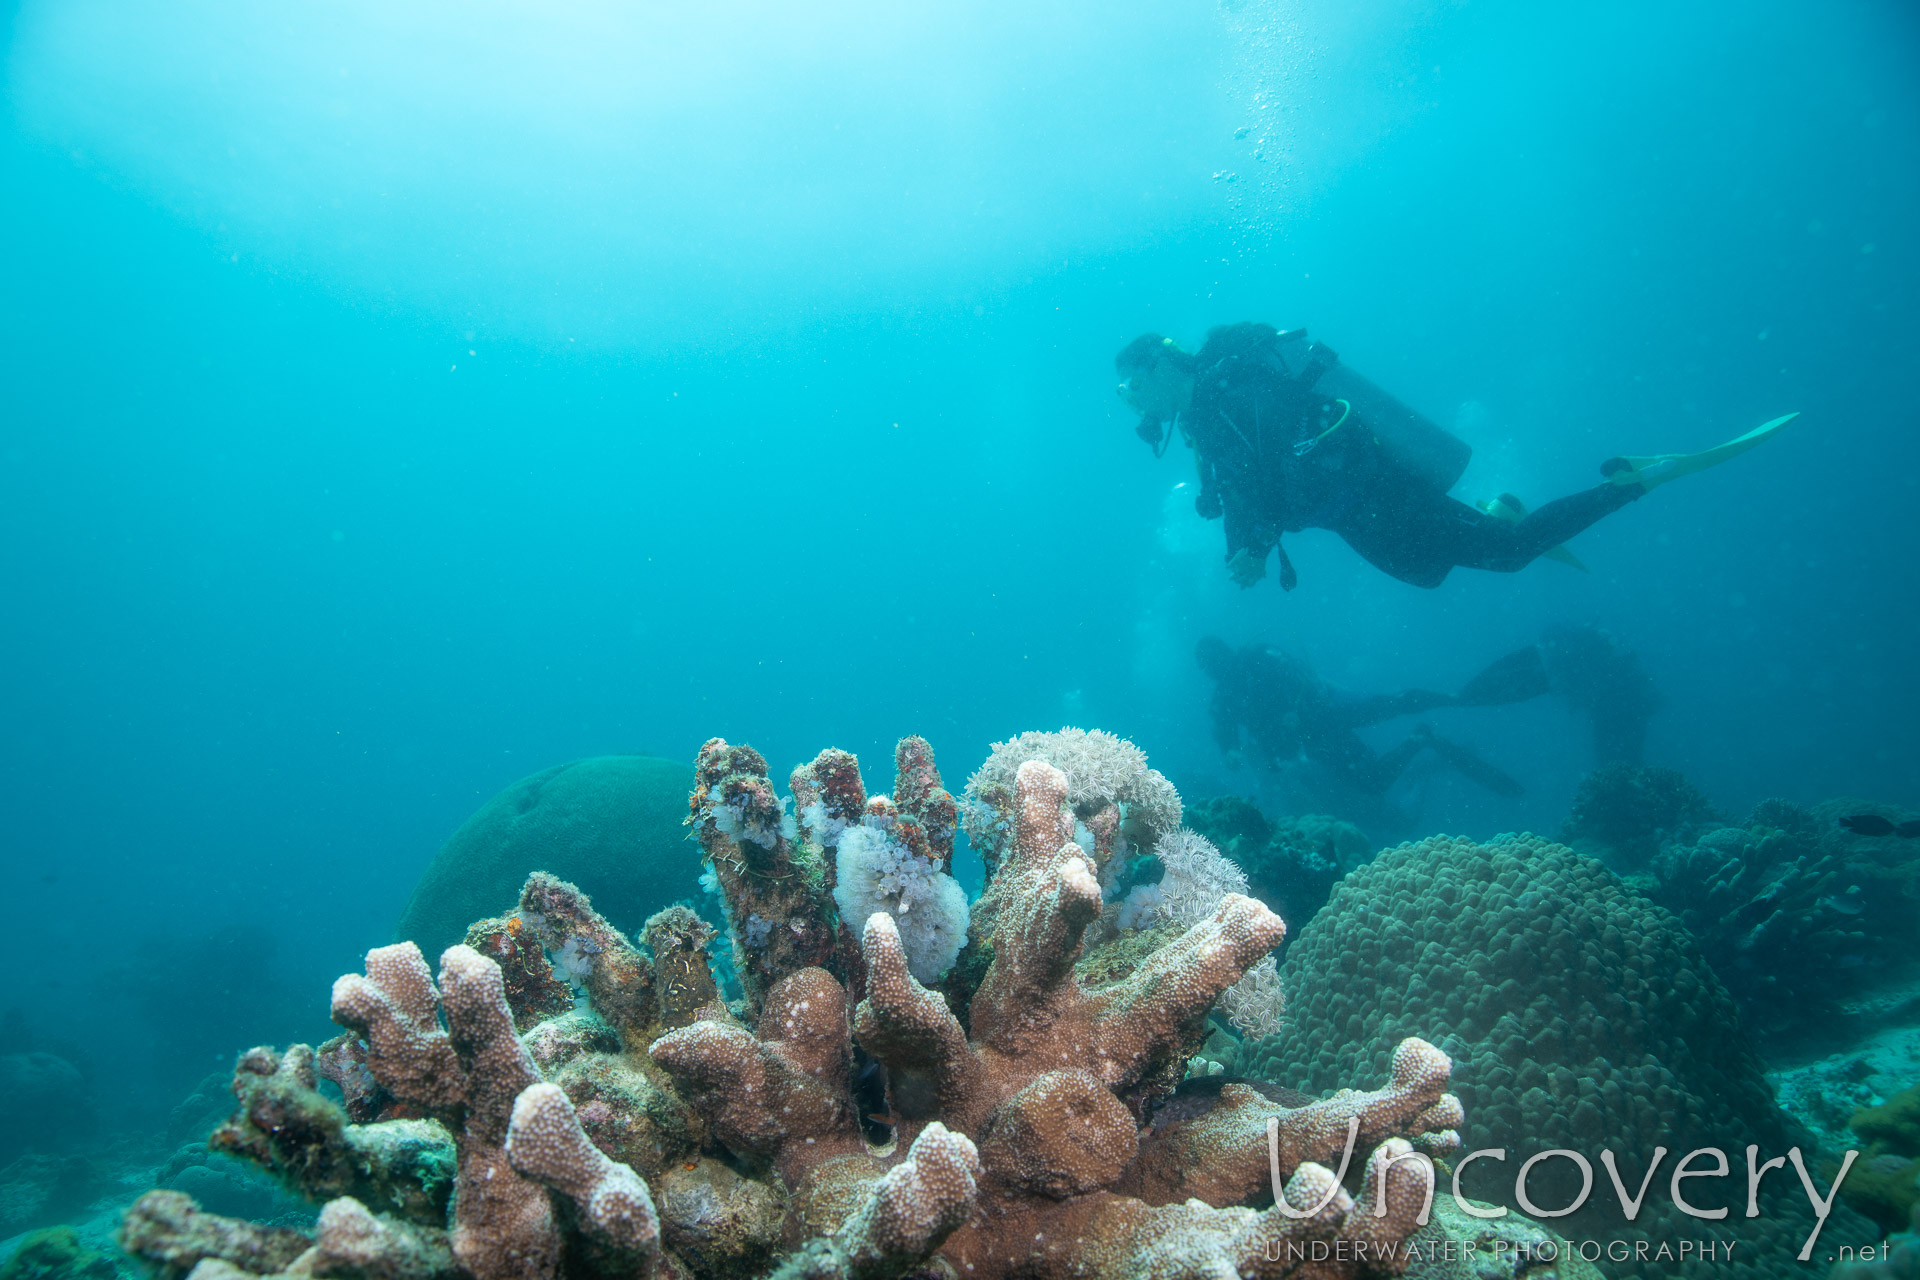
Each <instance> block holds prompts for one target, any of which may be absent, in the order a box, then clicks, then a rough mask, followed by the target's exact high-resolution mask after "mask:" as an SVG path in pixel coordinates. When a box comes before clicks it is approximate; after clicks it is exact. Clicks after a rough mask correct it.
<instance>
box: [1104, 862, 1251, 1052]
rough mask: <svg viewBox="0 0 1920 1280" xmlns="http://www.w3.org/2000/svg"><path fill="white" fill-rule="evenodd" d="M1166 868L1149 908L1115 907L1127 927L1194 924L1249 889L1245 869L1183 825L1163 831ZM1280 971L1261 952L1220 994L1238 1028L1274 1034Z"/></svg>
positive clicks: (1249, 1031) (1164, 864) (1221, 1002)
mask: <svg viewBox="0 0 1920 1280" xmlns="http://www.w3.org/2000/svg"><path fill="white" fill-rule="evenodd" d="M1154 856H1155V857H1156V858H1158V859H1159V860H1160V864H1161V866H1162V868H1163V869H1164V874H1163V875H1162V876H1161V878H1160V883H1159V884H1158V885H1156V886H1153V891H1152V894H1151V897H1150V899H1146V901H1149V902H1150V904H1151V905H1149V906H1147V907H1146V908H1145V909H1136V910H1133V911H1131V912H1130V911H1128V909H1127V907H1128V906H1129V905H1136V906H1137V904H1122V906H1121V908H1120V909H1119V910H1118V911H1116V912H1115V913H1114V915H1115V917H1116V920H1121V921H1126V917H1128V916H1129V915H1131V916H1132V917H1133V919H1132V920H1130V921H1126V927H1151V926H1152V925H1154V924H1155V923H1158V922H1160V921H1162V920H1167V921H1171V922H1173V923H1174V924H1178V925H1183V926H1190V925H1194V924H1198V923H1199V922H1200V921H1202V920H1204V919H1206V918H1207V917H1208V916H1209V915H1211V914H1213V912H1214V911H1215V910H1216V909H1217V908H1218V906H1219V905H1220V903H1221V902H1222V901H1224V900H1225V899H1226V897H1227V895H1229V894H1242V895H1244V894H1245V893H1246V892H1247V875H1246V872H1244V871H1242V870H1241V869H1240V868H1239V866H1237V865H1236V864H1235V863H1234V862H1233V861H1232V860H1231V859H1228V858H1226V857H1223V856H1222V855H1221V853H1220V851H1219V850H1218V849H1216V848H1214V847H1213V843H1212V842H1211V841H1209V840H1207V839H1205V838H1203V837H1201V836H1197V835H1195V834H1194V833H1193V832H1191V831H1187V830H1185V829H1182V830H1179V831H1175V832H1173V833H1172V834H1171V835H1168V836H1165V837H1163V838H1162V839H1161V841H1160V843H1159V844H1157V845H1155V846H1154ZM1281 1004H1282V1001H1281V997H1280V974H1279V970H1278V968H1277V967H1276V966H1275V964H1274V961H1273V957H1272V956H1266V957H1263V958H1262V959H1261V960H1260V961H1259V962H1258V963H1257V964H1255V965H1254V966H1253V967H1252V968H1251V969H1249V970H1247V973H1246V976H1244V977H1242V978H1241V979H1240V981H1238V982H1236V983H1234V984H1233V986H1231V987H1229V988H1227V990H1226V991H1225V992H1223V993H1222V994H1221V997H1220V1008H1221V1012H1223V1013H1225V1014H1226V1015H1227V1020H1228V1021H1229V1022H1231V1023H1232V1024H1233V1026H1234V1027H1235V1029H1237V1030H1239V1031H1241V1032H1243V1033H1245V1034H1247V1035H1251V1036H1270V1035H1272V1034H1274V1033H1275V1032H1276V1031H1278V1030H1279V1029H1280V1010H1281Z"/></svg>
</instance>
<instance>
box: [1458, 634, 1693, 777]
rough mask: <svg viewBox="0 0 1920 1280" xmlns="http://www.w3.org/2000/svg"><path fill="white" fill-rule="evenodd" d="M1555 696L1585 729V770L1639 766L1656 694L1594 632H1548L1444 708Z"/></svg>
mask: <svg viewBox="0 0 1920 1280" xmlns="http://www.w3.org/2000/svg"><path fill="white" fill-rule="evenodd" d="M1549 693H1552V694H1558V695H1559V696H1560V698H1561V699H1562V700H1564V701H1565V702H1566V703H1567V705H1569V706H1570V707H1572V708H1573V709H1574V710H1575V711H1577V712H1579V713H1580V714H1581V715H1584V716H1585V717H1586V718H1587V721H1588V723H1589V724H1591V725H1592V726H1593V765H1594V768H1596V769H1598V768H1600V767H1602V766H1604V765H1609V764H1632V765H1637V764H1643V763H1645V758H1646V746H1647V721H1648V720H1650V719H1652V717H1653V713H1654V712H1655V711H1657V710H1659V709H1660V694H1659V691H1658V690H1656V689H1655V688H1654V687H1653V681H1652V680H1651V679H1649V678H1648V676H1647V673H1646V672H1645V671H1644V670H1642V669H1641V666H1640V659H1639V658H1638V657H1637V656H1636V655H1635V654H1634V652H1633V650H1631V649H1629V648H1627V647H1626V646H1625V645H1623V644H1621V643H1620V642H1619V641H1618V640H1615V639H1614V638H1613V637H1612V636H1610V635H1608V634H1607V633H1606V632H1604V631H1602V630H1600V628H1598V627H1591V626H1583V627H1549V628H1548V629H1547V632H1546V634H1545V635H1543V636H1541V637H1540V642H1539V643H1538V644H1530V645H1528V646H1527V647H1526V648H1524V649H1517V650H1515V651H1514V652H1512V653H1510V654H1508V655H1506V656H1505V657H1504V658H1500V659H1497V660H1496V661H1494V662H1492V663H1490V664H1489V665H1488V666H1487V668H1486V669H1485V670H1484V671H1482V672H1481V673H1480V674H1479V675H1477V676H1475V677H1474V678H1473V679H1471V680H1469V681H1467V683H1466V686H1465V687H1464V688H1462V689H1461V690H1460V693H1459V696H1458V697H1456V698H1454V699H1453V702H1452V705H1454V706H1459V707H1503V706H1511V705H1512V704H1514V703H1516V702H1528V701H1531V700H1532V699H1534V698H1538V697H1541V696H1543V695H1545V694H1549Z"/></svg>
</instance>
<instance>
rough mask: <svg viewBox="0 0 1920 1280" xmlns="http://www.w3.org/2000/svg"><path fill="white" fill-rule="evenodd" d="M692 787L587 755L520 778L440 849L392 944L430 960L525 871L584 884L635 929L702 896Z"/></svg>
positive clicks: (658, 772)
mask: <svg viewBox="0 0 1920 1280" xmlns="http://www.w3.org/2000/svg"><path fill="white" fill-rule="evenodd" d="M692 785H693V771H692V770H691V769H689V768H687V766H686V765H684V764H682V763H680V762H679V761H677V760H662V759H659V758H658V757H655V756H594V757H591V758H589V759H586V760H575V761H573V762H572V763H571V764H563V765H556V766H554V767H553V768H551V769H543V770H541V771H540V772H539V773H536V774H533V775H531V776H529V777H525V778H522V779H520V781H518V782H516V783H514V784H513V785H512V786H510V787H508V788H507V789H506V790H504V791H502V792H501V793H500V794H499V795H496V796H494V797H493V798H492V799H491V800H489V801H487V803H486V804H484V805H482V806H481V808H480V810H479V812H477V813H475V814H474V815H473V816H472V817H471V818H468V819H467V820H466V822H465V823H463V824H461V827H460V829H459V830H458V831H456V832H454V833H453V835H452V836H450V837H449V838H448V840H447V842H446V844H445V845H443V846H441V849H440V852H439V853H438V854H436V855H435V856H434V859H433V861H432V863H430V864H429V865H428V867H427V869H426V871H425V873H423V874H422V875H421V877H420V883H419V884H418V885H416V886H415V887H414V891H413V897H412V899H411V900H410V901H409V902H408V903H407V907H406V910H405V911H403V912H402V913H401V916H400V922H399V924H398V925H397V926H396V927H395V930H394V936H395V937H396V938H399V939H408V940H411V941H413V942H416V943H418V944H419V945H420V947H421V949H422V950H423V951H424V952H426V954H428V955H439V954H440V953H441V952H442V951H444V950H446V949H447V948H448V947H450V946H452V945H453V944H454V943H456V942H458V941H460V939H461V936H462V935H463V934H465V933H466V930H467V925H468V924H469V923H471V922H472V921H474V920H478V919H479V918H480V917H482V916H485V915H490V914H492V913H493V912H495V911H498V910H499V909H500V907H501V905H502V904H504V903H509V902H511V901H513V895H514V894H515V893H517V892H518V891H519V888H520V882H521V881H523V880H525V879H526V878H527V874H528V873H529V872H532V871H546V872H550V873H552V874H553V875H557V876H559V877H561V878H562V879H564V880H567V881H570V882H572V883H574V884H578V885H580V886H582V887H583V888H585V889H586V891H587V892H588V893H591V894H592V895H593V898H594V901H595V902H597V903H599V904H600V909H601V911H602V912H603V913H605V915H606V916H607V918H608V919H610V920H612V921H613V922H614V923H616V924H618V925H619V926H620V927H621V928H623V929H628V930H632V929H637V928H639V927H640V922H641V921H643V920H645V919H646V918H647V917H648V916H650V915H652V914H653V913H654V912H655V911H658V910H659V909H660V908H661V907H664V906H666V905H667V904H668V903H670V902H673V901H674V900H676V899H678V898H683V897H688V896H691V895H695V894H697V893H698V892H699V886H698V884H697V871H696V866H695V864H694V863H693V862H692V861H691V860H690V859H689V858H688V857H687V846H686V831H685V829H684V827H683V826H682V825H681V822H682V819H684V818H685V817H686V814H687V807H686V806H687V791H688V790H689V789H690V788H691V787H692Z"/></svg>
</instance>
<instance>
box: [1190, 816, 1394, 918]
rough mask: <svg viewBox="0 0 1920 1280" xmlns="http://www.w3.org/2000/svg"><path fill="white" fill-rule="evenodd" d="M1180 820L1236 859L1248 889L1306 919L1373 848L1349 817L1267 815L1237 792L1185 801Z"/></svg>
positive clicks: (1285, 911)
mask: <svg viewBox="0 0 1920 1280" xmlns="http://www.w3.org/2000/svg"><path fill="white" fill-rule="evenodd" d="M1186 823H1187V826H1188V827H1189V828H1191V829H1192V830H1194V831H1197V832H1199V833H1200V834H1201V835H1203V836H1205V837H1206V838H1207V839H1209V840H1211V841H1213V842H1214V844H1216V845H1218V846H1219V847H1220V849H1221V850H1222V851H1223V852H1224V853H1225V854H1226V855H1227V856H1228V857H1230V858H1232V859H1233V860H1234V861H1235V862H1237V863H1239V864H1240V866H1241V867H1242V868H1243V869H1244V870H1245V871H1246V873H1247V883H1248V885H1249V886H1250V888H1249V889H1248V892H1250V893H1251V894H1253V896H1254V897H1256V898H1258V899H1260V900H1261V901H1262V902H1264V903H1266V904H1267V905H1268V906H1270V907H1272V908H1273V909H1274V910H1275V911H1278V912H1279V913H1280V914H1281V916H1282V917H1284V918H1285V919H1288V920H1295V921H1306V920H1311V919H1312V918H1313V913H1314V912H1316V911H1318V910H1319V909H1320V908H1321V906H1322V905H1323V904H1324V903H1325V902H1326V900H1327V895H1328V894H1329V893H1331V892H1332V891H1333V886H1334V884H1335V882H1336V881H1338V880H1339V879H1340V877H1341V876H1343V875H1345V874H1346V873H1347V872H1349V871H1351V870H1353V869H1354V868H1355V867H1357V866H1360V865H1361V864H1363V863H1365V862H1366V861H1367V860H1368V859H1369V858H1371V857H1372V856H1373V854H1374V850H1375V848H1376V845H1375V844H1374V842H1373V840H1371V839H1370V838H1368V836H1367V833H1366V832H1364V831H1362V830H1361V829H1360V828H1359V827H1356V826H1354V825H1353V824H1352V823H1351V822H1346V821H1343V820H1342V819H1339V818H1332V817H1328V816H1327V815H1325V814H1318V813H1305V814H1298V815H1295V816H1292V817H1286V818H1279V819H1275V820H1272V821H1269V820H1268V819H1267V818H1266V816H1265V815H1264V814H1262V813H1261V812H1260V810H1258V809H1256V808H1255V807H1254V806H1253V804H1252V802H1251V801H1248V800H1243V799H1241V798H1240V797H1239V796H1216V797H1214V798H1212V799H1208V800H1201V801H1197V802H1195V803H1193V804H1190V805H1188V806H1187V810H1186Z"/></svg>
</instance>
